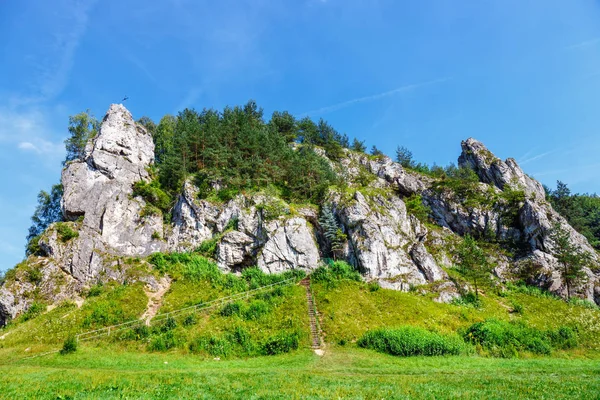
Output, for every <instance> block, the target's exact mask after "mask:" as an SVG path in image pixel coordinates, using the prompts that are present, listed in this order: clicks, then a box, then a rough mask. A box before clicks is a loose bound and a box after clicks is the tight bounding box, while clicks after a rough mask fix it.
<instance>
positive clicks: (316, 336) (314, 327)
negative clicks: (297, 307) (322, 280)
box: [300, 277, 321, 349]
mask: <svg viewBox="0 0 600 400" xmlns="http://www.w3.org/2000/svg"><path fill="white" fill-rule="evenodd" d="M300 285H302V286H304V288H305V289H306V303H307V305H308V318H309V320H310V335H311V343H312V344H311V347H312V348H313V349H320V348H321V332H320V331H319V324H318V323H317V317H318V316H317V314H316V307H315V301H314V298H313V295H312V291H311V289H310V277H306V278H304V279H302V280H301V281H300Z"/></svg>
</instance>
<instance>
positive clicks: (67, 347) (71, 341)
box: [60, 336, 77, 355]
mask: <svg viewBox="0 0 600 400" xmlns="http://www.w3.org/2000/svg"><path fill="white" fill-rule="evenodd" d="M76 351H77V339H76V338H75V336H69V337H68V338H67V339H66V340H65V342H64V343H63V347H62V349H61V350H60V354H62V355H65V354H71V353H75V352H76Z"/></svg>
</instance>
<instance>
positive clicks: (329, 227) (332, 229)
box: [319, 204, 347, 259]
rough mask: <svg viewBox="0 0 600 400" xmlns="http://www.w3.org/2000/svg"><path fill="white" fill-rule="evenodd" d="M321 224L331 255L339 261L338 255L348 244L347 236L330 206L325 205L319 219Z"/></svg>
mask: <svg viewBox="0 0 600 400" xmlns="http://www.w3.org/2000/svg"><path fill="white" fill-rule="evenodd" d="M319 224H321V228H322V229H323V235H324V236H325V239H326V240H327V245H328V247H329V251H330V253H331V255H332V256H333V258H334V259H337V257H338V255H339V254H340V253H341V252H342V250H343V249H344V243H345V242H346V239H347V236H346V235H345V234H344V232H343V231H342V228H341V227H340V225H339V224H338V222H337V220H336V219H335V215H334V214H333V211H332V210H331V206H330V205H329V204H325V205H323V208H322V209H321V216H320V217H319Z"/></svg>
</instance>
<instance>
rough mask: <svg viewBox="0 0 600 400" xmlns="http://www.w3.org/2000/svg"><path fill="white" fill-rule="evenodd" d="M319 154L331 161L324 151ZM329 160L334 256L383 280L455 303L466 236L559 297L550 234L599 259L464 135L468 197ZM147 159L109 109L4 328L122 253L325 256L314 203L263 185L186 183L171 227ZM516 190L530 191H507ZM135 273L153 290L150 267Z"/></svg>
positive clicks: (379, 165) (102, 271) (137, 137)
mask: <svg viewBox="0 0 600 400" xmlns="http://www.w3.org/2000/svg"><path fill="white" fill-rule="evenodd" d="M317 153H318V154H320V155H321V156H322V157H325V158H327V154H326V152H325V151H324V150H322V149H317ZM327 161H328V162H329V164H330V165H331V166H332V167H333V168H334V170H335V171H336V173H337V174H338V175H339V176H340V177H342V178H343V179H345V180H346V185H347V186H346V187H344V188H343V189H342V188H340V187H337V188H333V189H331V190H330V192H329V194H328V198H327V201H328V202H329V203H330V205H331V208H332V211H333V215H334V218H335V220H336V223H338V224H339V229H340V231H341V232H342V233H343V234H344V235H345V237H346V238H347V240H346V242H345V243H343V246H342V247H343V249H342V250H341V254H337V256H339V257H341V258H343V259H345V260H346V261H348V262H349V263H350V264H352V265H354V266H355V267H356V268H357V269H358V270H359V271H360V272H361V273H362V274H363V275H364V277H365V279H366V280H368V281H376V282H378V283H379V285H380V286H381V287H384V288H390V289H396V290H409V289H411V288H414V287H415V286H419V285H424V286H423V288H427V289H422V290H430V291H434V292H435V293H437V297H436V301H445V302H449V301H451V300H452V299H454V298H456V297H457V296H459V292H461V291H463V290H464V288H458V287H457V286H456V285H455V283H454V282H453V281H451V280H450V278H449V277H448V275H447V273H446V272H445V271H444V269H443V267H451V266H452V264H454V263H455V262H457V260H456V258H455V256H453V254H454V253H453V248H454V246H455V245H456V243H459V242H460V240H462V239H461V237H462V236H464V235H466V234H470V235H473V236H476V237H482V238H488V239H492V240H495V241H497V242H499V243H505V244H509V245H520V246H521V247H523V245H525V247H526V250H527V252H526V254H522V253H520V254H519V256H517V257H514V258H510V257H509V256H507V255H504V254H489V257H490V260H492V261H493V262H494V264H495V265H496V268H495V270H494V271H495V274H496V275H497V276H498V278H499V279H501V280H510V279H513V278H514V277H515V276H518V275H519V274H522V272H523V271H524V270H525V269H527V270H528V271H533V272H531V273H530V274H529V280H530V283H532V284H536V285H538V286H540V287H545V288H548V289H549V290H550V291H552V292H554V293H557V294H559V295H562V296H564V295H565V294H566V293H565V290H566V289H565V287H564V284H563V282H562V280H561V276H560V270H559V268H560V266H559V265H558V263H557V261H556V258H555V257H554V254H555V251H556V249H555V244H554V243H553V242H552V240H551V238H550V234H549V232H550V230H551V229H552V226H553V224H555V223H559V224H560V225H561V226H562V227H563V228H564V229H566V230H567V231H568V232H569V233H570V235H571V239H572V241H573V243H574V244H576V245H577V246H578V247H579V248H580V249H581V250H582V251H585V252H588V253H589V254H590V255H591V257H592V259H593V262H594V263H595V264H596V265H600V259H599V257H598V255H597V253H596V252H595V250H594V249H593V248H592V247H591V246H590V245H589V243H588V242H587V240H586V239H585V237H583V236H582V235H580V234H579V233H577V232H576V231H575V230H574V229H573V228H572V227H570V226H569V224H568V223H567V222H566V221H565V220H564V219H563V218H562V217H561V216H560V215H558V214H557V213H556V212H555V211H554V210H553V209H552V207H551V206H550V205H549V204H548V203H547V202H546V201H545V193H544V189H543V187H542V185H541V184H540V183H539V182H537V181H535V180H534V179H533V178H531V177H529V176H527V175H526V174H525V173H524V172H523V171H522V170H521V169H520V168H519V166H518V165H517V163H516V162H515V161H514V160H513V159H508V160H506V161H501V160H500V159H498V158H497V157H495V156H494V155H493V154H492V153H491V152H490V151H489V150H488V149H487V148H486V147H485V146H484V145H483V144H482V143H480V142H478V141H476V140H474V139H468V140H466V141H464V142H462V154H461V156H460V157H459V165H461V166H463V167H467V168H470V169H472V170H473V171H475V173H476V174H477V176H478V177H479V180H480V182H479V183H477V182H469V186H468V188H467V189H468V190H462V191H461V190H456V188H455V187H454V188H453V187H452V186H449V185H447V184H445V183H444V182H443V181H442V180H440V179H437V178H435V177H431V176H427V175H423V174H419V173H417V172H415V171H411V170H408V169H405V168H403V167H402V166H401V165H400V164H398V163H395V162H393V161H392V160H391V159H390V158H389V157H386V156H377V157H374V156H369V155H366V154H362V153H357V152H353V151H350V150H347V149H346V150H344V153H343V156H342V157H341V158H339V159H336V160H329V159H328V160H327ZM153 162H154V144H153V140H152V137H151V136H150V135H149V134H148V133H147V132H146V130H145V129H144V128H143V127H142V126H140V125H138V124H136V123H135V121H134V120H133V117H132V116H131V114H130V113H129V111H127V110H126V109H125V107H123V106H122V105H111V107H110V109H109V110H108V112H107V114H106V116H105V118H104V119H103V121H102V125H101V128H100V131H99V133H98V135H97V137H95V138H93V140H90V142H89V143H88V145H87V147H86V150H85V156H84V158H83V159H82V160H77V161H72V162H70V163H68V164H67V165H66V167H65V168H64V170H63V172H62V184H63V188H64V196H63V199H62V211H63V215H64V219H65V221H66V222H61V223H59V224H54V225H52V226H51V227H50V228H49V229H48V230H47V231H46V232H45V233H44V234H43V235H42V237H41V238H40V241H39V245H40V247H41V249H42V250H43V252H44V253H45V254H46V257H41V258H37V257H30V259H29V260H27V263H26V264H27V265H28V266H30V267H32V268H34V269H36V270H39V271H41V275H40V274H38V275H36V276H35V279H33V278H32V277H31V276H29V277H28V275H27V271H26V270H25V269H18V271H17V274H16V276H15V277H14V279H12V280H11V281H10V282H8V283H6V284H5V285H4V286H3V287H2V288H1V289H0V325H2V324H4V323H5V322H6V321H7V320H9V319H10V318H14V317H15V316H17V315H19V314H21V313H23V312H24V311H25V310H27V308H28V307H29V306H30V305H31V301H32V300H30V298H31V296H29V294H31V293H32V292H34V291H36V293H38V292H39V293H41V294H42V295H43V296H44V297H45V299H46V300H47V301H48V302H54V301H60V300H61V299H68V298H74V297H77V296H78V294H79V293H81V292H82V291H83V290H84V289H85V288H86V287H87V286H89V285H90V284H92V283H94V282H96V281H97V280H116V281H121V282H122V281H124V280H125V279H126V274H127V271H126V269H124V268H122V264H121V261H120V260H121V259H122V258H123V257H144V256H148V255H150V254H151V253H153V252H157V251H180V252H181V251H193V250H195V249H197V248H199V247H200V246H201V245H203V243H205V242H207V241H210V242H208V243H210V246H208V247H209V248H212V249H214V258H215V260H216V262H217V263H218V265H219V267H220V268H221V269H222V270H223V271H225V272H234V273H237V272H240V271H241V270H242V269H243V268H246V267H248V266H258V267H259V268H260V269H261V270H263V271H265V272H267V273H279V272H283V271H287V270H290V269H303V270H305V271H311V270H313V269H315V268H317V267H319V266H320V265H322V264H323V261H322V260H323V258H325V257H330V256H331V255H332V254H330V253H328V252H330V250H331V249H329V250H328V248H329V247H330V243H328V240H330V239H327V237H326V235H325V232H324V228H323V227H321V226H320V223H319V211H318V209H317V208H316V207H314V206H310V205H304V206H298V205H294V206H292V205H290V204H287V203H285V202H284V201H283V200H281V199H279V198H278V197H277V196H276V195H274V194H268V193H266V192H257V193H256V192H255V193H250V194H244V195H238V196H237V197H236V198H234V199H232V200H230V201H227V202H224V203H223V202H211V201H209V200H207V199H200V198H199V191H198V189H197V188H196V187H195V186H194V184H193V180H192V179H190V180H188V181H186V182H185V184H184V186H183V188H182V192H181V193H180V195H179V196H178V197H177V199H176V201H175V204H174V206H173V208H172V210H171V215H172V220H171V223H170V224H169V223H166V224H165V223H164V222H163V218H162V216H161V215H155V213H154V212H148V209H149V208H148V206H147V204H146V203H145V201H144V200H143V199H142V198H141V197H134V190H133V186H134V184H135V183H136V182H139V181H145V182H149V181H151V179H152V176H151V174H150V172H149V171H150V167H151V166H152V164H153ZM219 185H222V182H221V183H219ZM519 191H523V193H524V196H522V197H516V198H511V197H510V196H508V195H509V194H511V193H512V194H514V193H517V192H519ZM469 196H471V197H474V199H473V198H468V197H469ZM415 202H417V203H419V202H421V203H422V204H421V205H422V206H423V207H427V208H428V209H429V221H427V222H428V223H425V220H424V218H423V217H422V216H421V217H420V218H421V220H423V222H422V221H421V220H419V219H418V218H417V217H416V216H415V215H413V211H411V210H409V209H408V208H407V204H408V205H410V204H413V207H414V204H415ZM434 223H435V224H434ZM163 238H164V239H163ZM204 247H207V246H204ZM338 250H339V249H338ZM336 251H337V250H336ZM585 273H586V275H587V278H588V279H587V280H586V281H585V282H583V283H582V284H581V285H579V286H578V287H577V288H575V290H574V294H577V295H579V296H580V297H584V298H586V299H588V300H590V301H596V302H597V303H600V277H599V274H598V273H596V272H594V270H592V269H586V270H585ZM136 279H139V280H143V281H144V282H147V283H148V284H149V285H150V286H156V285H157V284H158V283H157V282H156V280H155V278H154V277H153V276H150V275H148V276H142V277H139V276H138V277H137V278H136ZM419 290H421V289H419Z"/></svg>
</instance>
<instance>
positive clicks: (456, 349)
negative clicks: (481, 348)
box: [358, 326, 466, 357]
mask: <svg viewBox="0 0 600 400" xmlns="http://www.w3.org/2000/svg"><path fill="white" fill-rule="evenodd" d="M358 345H359V346H360V347H364V348H368V349H373V350H376V351H379V352H381V353H387V354H391V355H394V356H400V357H409V356H443V355H458V354H461V353H463V352H464V351H465V350H466V347H465V344H464V342H463V341H462V340H461V339H460V338H459V337H457V336H446V335H441V334H439V333H435V332H430V331H428V330H425V329H423V328H417V327H412V326H405V327H401V328H398V329H387V328H382V329H377V330H373V331H368V332H366V333H365V334H364V335H363V336H362V337H361V338H360V339H359V341H358Z"/></svg>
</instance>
